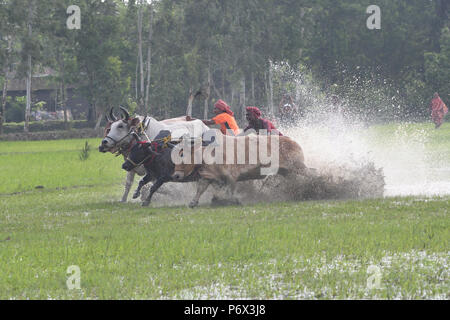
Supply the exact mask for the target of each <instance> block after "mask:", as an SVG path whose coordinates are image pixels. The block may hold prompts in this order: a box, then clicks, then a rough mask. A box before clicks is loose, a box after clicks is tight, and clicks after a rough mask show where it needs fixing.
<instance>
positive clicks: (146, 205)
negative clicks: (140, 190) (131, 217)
mask: <svg viewBox="0 0 450 320" xmlns="http://www.w3.org/2000/svg"><path fill="white" fill-rule="evenodd" d="M149 204H150V201H144V202H142V206H143V207H148V206H149Z"/></svg>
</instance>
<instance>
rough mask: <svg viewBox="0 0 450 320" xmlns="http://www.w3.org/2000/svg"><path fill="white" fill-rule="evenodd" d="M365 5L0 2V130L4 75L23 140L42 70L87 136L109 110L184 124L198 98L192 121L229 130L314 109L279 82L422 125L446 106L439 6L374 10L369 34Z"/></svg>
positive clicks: (445, 21) (448, 48)
mask: <svg viewBox="0 0 450 320" xmlns="http://www.w3.org/2000/svg"><path fill="white" fill-rule="evenodd" d="M372 2H373V1H371V0H370V1H369V0H367V1H366V0H342V1H332V0H314V1H312V0H247V1H241V0H226V1H221V0H153V1H148V0H147V1H145V0H128V1H124V0H103V1H101V0H39V1H37V0H0V85H1V89H0V90H2V93H3V94H2V97H1V107H0V115H1V117H0V130H1V128H2V124H3V123H4V121H5V113H6V101H7V97H6V92H7V89H8V83H9V81H10V80H11V77H12V75H14V77H16V78H19V79H25V81H26V87H27V91H28V92H29V94H27V99H26V107H25V114H24V119H25V125H24V130H25V131H27V130H28V121H29V117H30V110H31V108H32V105H31V104H32V102H31V99H30V96H31V95H32V94H33V93H32V87H33V84H32V81H33V80H32V74H33V73H34V72H36V71H37V70H38V69H39V68H42V67H50V68H52V69H53V70H55V71H56V72H57V77H55V79H54V81H55V82H56V84H57V87H58V88H59V89H58V91H59V94H58V104H59V105H60V106H61V108H63V109H64V108H65V106H66V103H65V101H66V99H67V96H66V88H67V86H68V85H76V87H77V91H78V92H79V93H80V94H82V95H83V96H84V97H86V98H87V99H88V101H89V105H90V107H89V112H88V113H87V115H86V116H87V120H89V121H91V122H92V123H93V125H94V124H95V125H96V126H97V127H98V126H99V125H100V121H101V119H102V117H103V115H104V114H105V112H106V111H107V110H108V109H109V108H110V107H117V106H119V105H123V106H126V107H128V108H129V109H130V110H133V111H135V112H136V113H139V114H151V115H154V116H155V117H159V118H167V117H171V116H179V115H181V114H185V113H186V108H187V105H188V101H189V100H188V98H189V96H190V95H191V96H192V94H193V93H194V92H195V91H197V90H198V89H199V88H202V91H203V93H204V94H203V95H202V97H203V98H202V99H197V100H196V101H195V102H194V107H193V109H192V112H193V113H194V114H195V115H196V116H199V117H205V118H207V117H208V111H209V110H210V107H211V105H212V104H213V103H214V101H215V100H217V99H219V98H221V99H224V100H225V101H227V102H228V103H229V104H230V105H231V106H232V107H233V109H234V110H235V113H236V116H237V117H238V118H243V115H244V110H245V108H244V107H245V106H247V105H256V106H259V107H261V108H262V109H263V110H264V112H266V113H268V114H276V112H277V110H276V109H277V108H276V106H277V104H278V101H279V100H280V99H281V97H282V95H283V94H285V93H290V94H293V95H294V96H295V98H296V101H297V103H299V104H300V105H301V107H304V108H314V107H315V106H314V105H313V103H311V102H308V101H309V100H308V99H303V100H302V97H301V95H299V94H298V93H299V90H298V88H296V86H299V85H301V82H302V81H304V80H302V81H299V80H298V79H291V78H290V72H289V71H288V70H294V73H295V74H296V75H298V74H301V77H300V78H301V79H306V78H307V79H314V83H315V84H316V85H317V86H318V87H319V88H320V90H322V91H323V92H326V93H333V94H336V95H338V96H340V97H342V99H348V101H351V103H350V107H351V108H354V109H355V110H357V109H358V108H359V109H361V108H362V109H364V111H365V112H367V113H368V114H372V115H374V116H379V115H380V114H385V115H386V114H390V113H389V112H388V110H387V109H388V108H396V110H397V112H396V113H395V114H394V115H393V117H395V118H399V119H412V118H414V119H417V118H421V117H422V118H423V117H425V116H426V115H428V110H427V106H428V100H429V99H430V98H431V96H432V94H433V92H435V91H437V92H439V93H440V94H441V96H442V98H443V99H444V101H448V100H449V98H450V96H449V94H450V90H449V89H450V88H449V86H450V76H449V70H450V30H449V27H450V24H449V10H450V9H449V8H450V4H449V3H448V1H446V0H430V1H428V0H408V1H406V0H377V3H376V4H377V5H378V6H379V7H380V9H381V28H380V29H377V30H370V29H368V28H367V26H366V21H367V19H368V17H369V15H368V14H367V13H366V9H367V7H368V6H369V5H371V4H373V3H372ZM70 5H76V6H78V7H79V8H80V18H81V20H80V28H79V29H70V28H68V25H67V20H68V19H69V18H71V16H70V13H68V12H67V8H68V7H69V6H70ZM280 66H281V67H280ZM283 66H289V67H288V68H285V69H283ZM277 70H278V71H277ZM280 70H284V71H283V72H282V73H279V71H280ZM277 72H278V73H277ZM299 82H300V84H299ZM377 93H380V94H379V95H377ZM379 96H382V97H383V98H382V99H381V98H380V99H381V100H383V99H384V100H383V101H381V100H380V99H378V98H377V97H379ZM386 97H389V99H391V100H392V101H395V102H393V103H391V104H390V105H387V103H386V101H385V100H386ZM377 99H378V100H380V101H377ZM380 105H383V108H381V107H380ZM188 112H189V110H188Z"/></svg>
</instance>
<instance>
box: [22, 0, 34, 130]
mask: <svg viewBox="0 0 450 320" xmlns="http://www.w3.org/2000/svg"><path fill="white" fill-rule="evenodd" d="M32 18H33V1H31V2H30V5H29V7H28V21H27V25H28V37H29V39H31V37H32V33H33V29H32V26H31V20H32ZM32 72H33V70H32V65H31V54H30V53H28V61H27V79H26V86H27V104H26V108H25V125H24V131H25V132H27V133H28V131H29V121H30V113H31V77H32Z"/></svg>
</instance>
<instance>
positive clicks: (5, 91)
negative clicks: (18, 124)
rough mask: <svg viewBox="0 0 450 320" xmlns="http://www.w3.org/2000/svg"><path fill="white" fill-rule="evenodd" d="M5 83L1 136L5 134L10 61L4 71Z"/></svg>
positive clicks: (0, 115)
mask: <svg viewBox="0 0 450 320" xmlns="http://www.w3.org/2000/svg"><path fill="white" fill-rule="evenodd" d="M4 75H5V81H4V82H3V91H2V110H1V114H0V135H2V134H3V123H5V122H6V96H7V92H8V81H9V80H8V61H6V65H5V69H4Z"/></svg>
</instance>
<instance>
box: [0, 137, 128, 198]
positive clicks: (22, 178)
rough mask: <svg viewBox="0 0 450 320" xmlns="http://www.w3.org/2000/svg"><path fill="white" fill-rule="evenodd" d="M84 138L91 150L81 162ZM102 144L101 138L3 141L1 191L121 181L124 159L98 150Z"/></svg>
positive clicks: (10, 191)
mask: <svg viewBox="0 0 450 320" xmlns="http://www.w3.org/2000/svg"><path fill="white" fill-rule="evenodd" d="M85 141H88V143H89V145H90V146H91V151H90V155H89V158H88V159H87V160H86V161H80V159H79V154H80V152H81V150H82V149H83V147H84V144H85ZM99 143H100V139H74V140H54V141H45V142H41V141H29V142H28V141H19V142H0V181H2V183H1V184H0V194H8V193H15V192H23V191H30V190H33V189H34V188H35V187H37V186H43V187H44V188H49V189H54V188H67V187H73V186H84V185H110V184H111V183H117V182H120V181H122V180H123V178H124V177H125V172H124V171H122V170H120V166H121V164H122V162H123V158H122V157H117V158H116V157H113V156H111V154H102V153H99V152H98V151H97V147H98V145H99Z"/></svg>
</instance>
